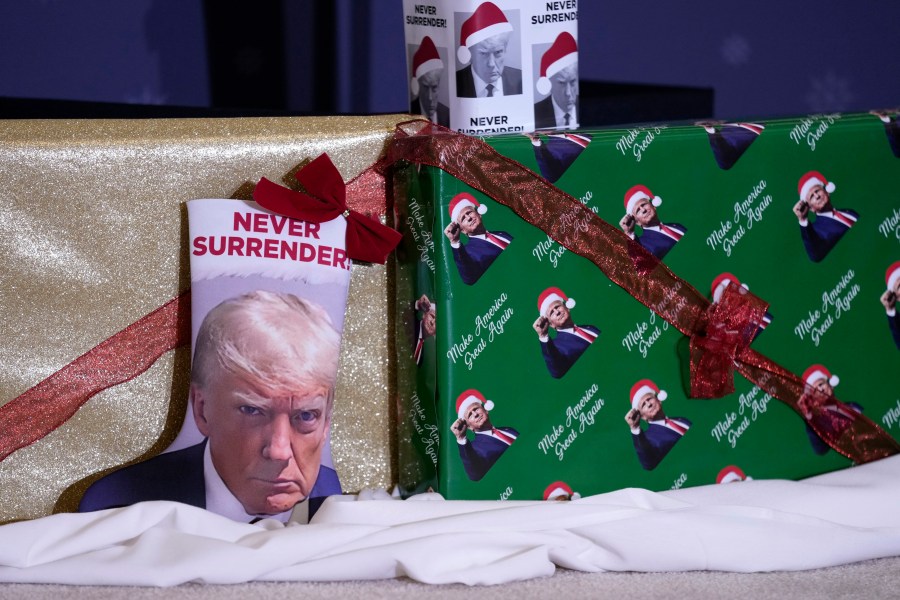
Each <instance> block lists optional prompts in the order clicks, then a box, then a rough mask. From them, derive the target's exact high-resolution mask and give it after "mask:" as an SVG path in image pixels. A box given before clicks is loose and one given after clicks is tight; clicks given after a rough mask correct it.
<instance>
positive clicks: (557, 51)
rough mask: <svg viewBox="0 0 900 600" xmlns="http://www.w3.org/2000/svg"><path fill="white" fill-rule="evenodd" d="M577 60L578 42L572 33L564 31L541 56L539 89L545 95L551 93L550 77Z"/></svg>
mask: <svg viewBox="0 0 900 600" xmlns="http://www.w3.org/2000/svg"><path fill="white" fill-rule="evenodd" d="M577 62H578V43H577V42H576V41H575V38H574V37H572V34H571V33H569V32H568V31H563V32H562V33H561V34H559V35H558V36H556V39H555V40H554V41H553V44H552V45H551V46H550V48H548V49H547V51H546V52H544V56H542V57H541V76H540V79H538V80H537V86H536V87H537V91H538V92H539V93H541V94H543V95H547V94H549V93H550V78H551V77H553V76H554V75H556V74H557V73H559V72H560V71H562V70H563V69H565V68H566V67H568V66H570V65H574V64H575V63H577Z"/></svg>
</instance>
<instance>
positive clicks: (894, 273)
mask: <svg viewBox="0 0 900 600" xmlns="http://www.w3.org/2000/svg"><path fill="white" fill-rule="evenodd" d="M898 279H900V260H898V261H897V262H895V263H894V264H892V265H891V266H889V267H888V269H887V271H885V273H884V282H885V283H886V284H887V289H889V290H893V289H894V286H895V285H897V280H898Z"/></svg>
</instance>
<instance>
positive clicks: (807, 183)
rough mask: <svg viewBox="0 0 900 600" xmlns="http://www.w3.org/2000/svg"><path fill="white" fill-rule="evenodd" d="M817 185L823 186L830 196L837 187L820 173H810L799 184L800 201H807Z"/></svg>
mask: <svg viewBox="0 0 900 600" xmlns="http://www.w3.org/2000/svg"><path fill="white" fill-rule="evenodd" d="M817 185H821V186H822V187H823V188H825V191H826V192H828V193H829V194H831V193H834V190H835V185H834V183H833V182H831V181H828V180H827V179H825V176H824V175H822V174H821V173H819V172H818V171H810V172H809V173H806V174H805V175H803V177H801V178H800V181H798V182H797V192H798V193H799V194H800V199H801V200H806V195H807V194H809V192H810V190H812V189H813V188H814V187H816V186H817Z"/></svg>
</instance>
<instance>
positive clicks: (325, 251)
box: [317, 246, 332, 267]
mask: <svg viewBox="0 0 900 600" xmlns="http://www.w3.org/2000/svg"><path fill="white" fill-rule="evenodd" d="M331 250H332V248H331V246H319V260H318V261H317V262H318V263H319V264H320V265H325V266H326V267H329V266H331Z"/></svg>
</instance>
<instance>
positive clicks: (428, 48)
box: [409, 35, 444, 96]
mask: <svg viewBox="0 0 900 600" xmlns="http://www.w3.org/2000/svg"><path fill="white" fill-rule="evenodd" d="M443 68H444V63H443V62H442V61H441V56H440V55H439V54H438V51H437V47H436V46H435V45H434V42H433V41H432V40H431V38H430V37H428V36H427V35H426V36H425V37H424V38H422V43H421V44H420V45H419V49H418V50H416V53H415V54H413V59H412V79H410V80H409V89H410V91H412V94H413V96H418V95H419V77H421V76H422V75H424V74H425V73H428V72H429V71H434V70H435V69H443Z"/></svg>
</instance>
